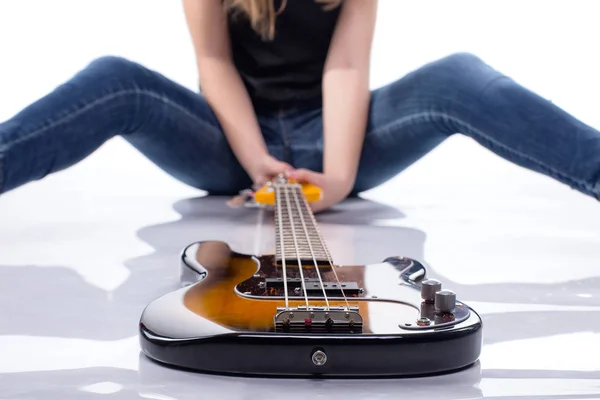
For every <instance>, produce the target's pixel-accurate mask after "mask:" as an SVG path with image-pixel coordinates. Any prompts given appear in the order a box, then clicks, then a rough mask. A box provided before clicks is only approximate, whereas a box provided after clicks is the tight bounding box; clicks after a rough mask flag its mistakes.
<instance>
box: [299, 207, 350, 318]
mask: <svg viewBox="0 0 600 400" xmlns="http://www.w3.org/2000/svg"><path fill="white" fill-rule="evenodd" d="M302 200H303V201H304V206H305V207H306V210H307V212H308V215H309V216H310V218H311V221H312V223H313V226H314V227H315V231H316V232H317V237H318V238H319V241H320V242H321V247H322V248H323V250H324V251H325V256H326V257H327V261H328V262H329V265H330V266H331V271H332V272H333V275H335V280H336V281H337V283H338V284H339V285H340V290H341V292H342V297H343V298H344V302H345V303H346V308H347V310H348V311H349V310H350V304H349V303H348V298H347V297H346V293H345V292H344V288H343V287H342V282H340V278H339V276H338V274H337V272H336V270H335V266H334V265H333V260H332V258H331V254H330V253H329V250H328V249H327V247H326V246H325V242H324V241H323V236H322V235H321V232H320V229H319V226H318V225H317V220H316V219H315V215H314V213H313V212H312V209H311V208H310V205H309V204H308V200H306V196H302Z"/></svg>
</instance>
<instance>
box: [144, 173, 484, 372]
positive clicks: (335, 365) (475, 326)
mask: <svg viewBox="0 0 600 400" xmlns="http://www.w3.org/2000/svg"><path fill="white" fill-rule="evenodd" d="M319 195H320V192H319V190H318V188H315V187H314V186H311V185H306V184H298V183H295V182H289V181H287V180H285V179H284V178H283V177H279V178H278V179H276V180H274V181H273V182H271V183H270V184H269V185H267V186H266V187H265V188H263V189H262V190H260V191H259V192H257V193H256V194H255V196H254V197H253V202H254V204H256V205H259V206H262V207H265V208H266V209H267V210H269V211H272V212H273V213H274V223H275V235H276V238H275V239H276V240H275V242H276V251H275V253H274V254H268V255H258V254H257V255H250V254H240V253H237V252H236V251H235V250H233V249H231V248H230V247H229V246H228V245H227V244H226V243H224V242H221V241H205V242H197V243H192V244H190V245H188V246H187V247H186V248H185V249H184V250H183V251H182V254H181V260H180V277H181V283H182V285H181V288H180V289H179V290H177V291H174V292H171V293H168V294H166V295H164V296H162V297H160V298H158V299H156V300H154V301H153V302H151V303H150V304H148V306H147V307H146V308H145V310H144V311H143V313H142V316H141V318H140V343H141V347H142V351H143V352H144V354H146V355H147V356H148V357H149V358H151V359H153V360H155V361H158V362H160V363H163V364H166V365H168V366H171V367H176V368H182V369H186V370H194V371H199V372H207V373H217V374H241V375H254V376H292V377H293V376H297V377H384V376H398V377H400V376H415V375H427V374H437V373H445V372H452V371H456V370H459V369H462V368H465V367H468V366H470V365H472V364H473V363H475V362H476V361H477V359H478V358H479V355H480V351H481V343H482V321H481V319H480V317H479V315H478V314H477V313H476V312H475V311H474V310H473V309H471V308H470V307H468V306H467V305H466V304H464V303H462V302H461V301H459V300H458V299H457V298H456V295H455V294H454V293H453V292H452V291H450V290H447V289H445V288H442V287H441V286H442V285H441V283H440V282H439V281H437V280H434V279H428V278H427V273H426V270H425V267H424V266H423V265H422V264H421V263H420V262H419V261H417V260H414V259H411V258H407V257H402V256H392V257H389V258H387V259H385V260H380V261H376V262H375V263H374V264H371V265H366V266H362V265H361V266H340V265H337V264H336V263H335V262H334V261H333V260H332V257H331V255H330V253H329V251H328V249H327V246H326V243H325V238H324V237H322V235H321V234H320V232H319V228H318V225H317V221H316V218H315V216H314V214H313V213H312V211H311V207H310V203H311V202H312V201H314V200H317V199H318V198H319Z"/></svg>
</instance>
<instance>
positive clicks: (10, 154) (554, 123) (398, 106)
mask: <svg viewBox="0 0 600 400" xmlns="http://www.w3.org/2000/svg"><path fill="white" fill-rule="evenodd" d="M258 119H259V123H260V126H261V128H262V132H263V136H264V138H265V140H266V143H267V146H268V148H269V151H270V152H271V153H272V154H273V155H274V156H275V157H277V158H278V159H280V160H285V161H287V162H289V163H291V164H292V165H294V166H295V167H304V168H309V169H312V170H315V171H321V170H322V154H323V136H322V127H323V126H322V114H321V109H320V108H318V109H302V110H301V109H292V110H280V111H277V112H273V113H265V114H260V115H258ZM455 133H461V134H463V135H467V136H469V137H471V138H473V139H474V140H476V141H477V142H479V143H480V144H481V145H483V146H485V147H486V148H488V149H489V150H491V151H493V152H495V153H496V154H498V155H500V156H501V157H503V158H505V159H507V160H509V161H511V162H513V163H516V164H517V165H520V166H522V167H525V168H528V169H530V170H533V171H537V172H539V173H542V174H545V175H547V176H550V177H553V178H555V179H556V180H557V181H559V182H562V183H563V184H566V185H568V186H570V187H572V188H574V189H576V190H579V191H580V192H582V193H584V194H587V195H589V196H593V197H594V198H596V199H600V183H599V180H600V133H599V132H598V131H597V130H595V129H593V128H591V127H590V126H587V125H585V124H584V123H582V122H580V121H578V120H577V119H575V118H574V117H573V116H571V115H569V114H567V113H566V112H564V111H563V110H561V109H559V108H558V107H557V106H555V105H553V104H552V103H551V102H549V101H547V100H545V99H543V98H541V97H539V96H538V95H536V94H534V93H532V92H531V91H529V90H527V89H525V88H524V87H522V86H520V85H519V84H517V83H516V82H514V81H513V80H512V79H510V78H508V77H506V76H504V75H503V74H501V73H499V72H498V71H496V70H494V69H493V68H491V67H490V66H488V65H487V64H485V63H484V62H482V61H481V60H480V59H478V58H477V57H475V56H473V55H470V54H455V55H451V56H449V57H446V58H443V59H441V60H437V61H435V62H432V63H429V64H427V65H425V66H423V67H422V68H419V69H417V70H415V71H413V72H411V73H409V74H407V75H406V76H404V77H402V78H401V79H399V80H398V81H396V82H394V83H392V84H390V85H387V86H385V87H382V88H379V89H377V90H374V91H373V93H372V97H371V104H370V111H369V121H368V127H367V131H366V137H365V141H364V145H363V150H362V155H361V159H360V165H359V170H358V175H357V178H356V182H355V187H354V193H358V192H361V191H365V190H368V189H371V188H373V187H375V186H378V185H380V184H382V183H384V182H385V181H387V180H389V179H390V178H392V177H394V176H395V175H397V174H398V173H400V172H401V171H402V170H404V169H405V168H407V167H408V166H410V165H411V164H412V163H414V162H415V161H417V160H418V159H419V158H421V157H423V156H424V155H425V154H427V153H428V152H429V151H431V150H432V149H433V148H434V147H436V146H437V145H438V144H440V143H441V142H442V141H444V139H446V138H448V137H449V136H451V135H453V134H455ZM115 135H120V136H122V137H123V138H124V139H125V140H127V141H128V142H129V143H130V144H131V145H132V146H134V147H135V148H136V149H138V150H139V151H140V152H141V153H142V154H144V155H145V156H146V157H147V158H148V159H150V160H151V161H152V162H154V163H155V164H156V165H158V166H159V167H160V168H162V169H163V170H164V171H166V172H167V173H169V174H170V175H172V176H173V177H174V178H176V179H178V180H180V181H182V182H185V183H186V184H188V185H191V186H193V187H195V188H198V189H202V190H206V191H208V192H210V193H213V194H234V193H237V192H238V191H239V190H242V189H246V188H249V187H250V186H251V184H252V182H251V180H250V178H249V177H248V175H247V174H246V172H245V171H244V169H243V168H242V167H241V166H240V164H239V163H238V162H237V160H236V158H235V156H234V154H233V152H232V151H231V149H230V147H229V145H228V143H227V141H226V139H225V136H224V135H223V132H222V131H221V128H220V125H219V123H218V121H217V119H216V117H215V115H214V114H213V112H212V110H211V108H210V107H209V105H208V104H207V102H206V101H205V99H204V98H203V97H202V96H201V95H200V94H198V93H196V92H193V91H191V90H188V89H186V88H184V87H182V86H180V85H178V84H177V83H175V82H173V81H171V80H169V79H167V78H165V77H163V76H162V75H160V74H158V73H156V72H154V71H151V70H149V69H147V68H145V67H143V66H141V65H139V64H136V63H133V62H130V61H127V60H125V59H122V58H117V57H103V58H100V59H97V60H95V61H94V62H92V63H91V64H90V65H89V66H87V68H85V69H83V70H82V71H80V72H79V73H77V74H76V75H75V76H74V77H73V78H72V79H70V80H69V81H68V82H66V83H64V84H63V85H61V86H59V87H57V88H56V89H55V90H54V91H52V92H51V93H49V94H48V95H46V96H44V97H43V98H41V99H39V100H38V101H36V102H35V103H33V104H32V105H30V106H28V107H26V108H25V109H24V110H22V111H21V112H20V113H18V114H17V115H15V116H14V117H13V118H11V119H10V120H8V121H6V122H4V123H2V124H0V193H3V192H6V191H9V190H12V189H15V188H17V187H19V186H21V185H23V184H26V183H28V182H31V181H34V180H38V179H41V178H43V177H45V176H46V175H48V174H50V173H53V172H56V171H59V170H62V169H64V168H67V167H69V166H71V165H73V164H75V163H77V162H78V161H80V160H82V159H84V158H85V157H86V156H88V155H89V154H91V153H92V152H93V151H95V150H96V149H97V148H98V147H100V146H101V145H102V144H103V143H105V142H106V141H107V140H109V139H111V138H112V137H114V136H115Z"/></svg>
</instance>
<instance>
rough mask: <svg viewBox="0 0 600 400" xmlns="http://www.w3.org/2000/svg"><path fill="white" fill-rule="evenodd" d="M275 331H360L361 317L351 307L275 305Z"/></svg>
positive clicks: (361, 325) (361, 326)
mask: <svg viewBox="0 0 600 400" xmlns="http://www.w3.org/2000/svg"><path fill="white" fill-rule="evenodd" d="M274 321H275V332H285V333H361V332H362V328H363V319H362V316H361V315H360V313H359V312H358V307H357V306H352V307H349V308H348V307H342V306H338V307H325V306H318V307H306V306H298V307H296V308H285V307H277V314H276V315H275V318H274Z"/></svg>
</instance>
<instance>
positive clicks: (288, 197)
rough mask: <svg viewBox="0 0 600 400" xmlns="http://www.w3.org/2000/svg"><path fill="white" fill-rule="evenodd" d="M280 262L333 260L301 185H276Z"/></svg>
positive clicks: (277, 247)
mask: <svg viewBox="0 0 600 400" xmlns="http://www.w3.org/2000/svg"><path fill="white" fill-rule="evenodd" d="M273 189H274V190H275V198H276V200H275V235H276V237H275V241H276V255H277V261H278V262H280V261H281V260H282V259H284V258H285V261H286V262H289V263H297V261H298V258H300V261H301V262H302V263H304V262H315V261H316V262H317V263H327V262H328V260H330V259H331V257H330V255H329V251H328V249H327V247H326V245H325V241H324V240H323V237H322V236H321V234H320V232H319V229H318V227H317V223H316V221H315V219H314V215H313V212H312V210H311V209H310V206H309V204H308V202H307V201H306V198H305V196H304V193H302V189H301V187H300V185H297V184H289V183H284V184H274V185H273Z"/></svg>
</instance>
